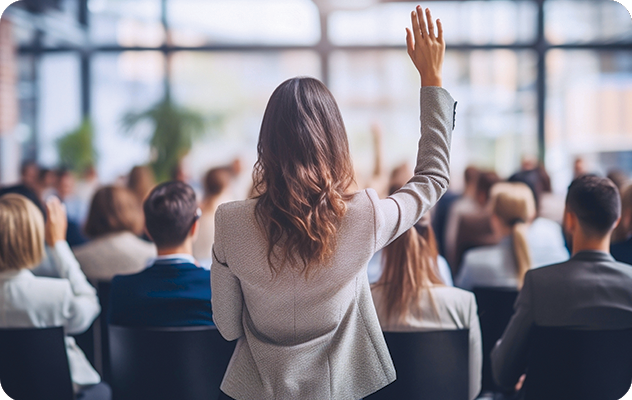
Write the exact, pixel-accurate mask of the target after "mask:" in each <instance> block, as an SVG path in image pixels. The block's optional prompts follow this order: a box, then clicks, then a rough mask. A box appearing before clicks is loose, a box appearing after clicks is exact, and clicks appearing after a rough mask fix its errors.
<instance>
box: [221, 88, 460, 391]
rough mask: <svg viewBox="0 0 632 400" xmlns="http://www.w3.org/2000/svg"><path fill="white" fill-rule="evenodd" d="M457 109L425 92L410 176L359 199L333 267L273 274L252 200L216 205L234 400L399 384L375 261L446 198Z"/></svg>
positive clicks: (436, 92) (227, 379)
mask: <svg viewBox="0 0 632 400" xmlns="http://www.w3.org/2000/svg"><path fill="white" fill-rule="evenodd" d="M454 107H455V103H454V100H453V99H452V97H451V96H450V94H449V93H448V92H447V91H446V90H444V89H442V88H437V87H427V88H422V89H421V139H420V141H419V152H418V156H417V166H416V167H415V175H414V177H413V178H412V179H411V180H410V181H409V182H408V183H407V184H406V185H405V186H404V187H402V188H401V189H400V190H399V191H398V192H396V193H395V194H393V195H392V196H390V197H389V198H387V199H384V200H380V199H379V198H378V196H377V194H376V192H375V191H374V190H371V189H368V190H363V191H360V192H357V193H356V194H355V195H354V196H353V198H352V199H351V200H350V201H349V202H348V203H347V213H346V215H345V217H344V218H343V219H342V221H341V226H340V228H339V230H338V233H337V237H336V251H335V254H334V255H333V256H332V259H331V262H330V263H331V265H327V266H323V268H321V269H319V270H318V271H316V272H314V273H310V276H309V278H306V277H305V276H304V275H303V274H301V273H300V272H297V271H295V270H292V269H290V268H286V269H284V270H282V271H281V272H280V273H278V274H277V275H276V276H273V275H272V273H271V271H270V268H269V266H268V261H267V240H266V238H265V235H264V234H263V233H262V230H261V229H260V228H259V226H258V225H257V222H256V220H255V212H254V210H255V204H256V200H252V199H251V200H245V201H237V202H232V203H226V204H223V205H221V206H220V207H219V208H218V210H217V214H216V219H215V243H214V246H213V265H212V268H211V288H212V293H213V296H212V303H213V319H214V321H215V324H216V325H217V328H218V329H219V331H220V332H221V334H222V336H224V337H225V338H226V339H227V340H235V339H239V341H238V342H237V347H236V348H235V352H234V353H233V357H232V359H231V361H230V364H229V365H228V369H227V371H226V374H225V376H224V380H223V382H222V385H221V389H222V391H224V392H225V393H226V394H227V395H229V396H231V397H233V398H235V399H237V400H255V399H350V400H353V399H359V398H361V397H364V396H366V395H368V394H370V393H372V392H375V391H377V390H378V389H380V388H382V387H384V386H386V385H387V384H389V383H390V382H392V381H394V380H395V369H394V367H393V363H392V361H391V358H390V355H389V352H388V349H387V347H386V343H385V342H384V337H383V335H382V331H381V329H380V324H379V321H378V318H377V314H376V312H375V307H374V306H373V302H372V300H371V290H370V288H369V281H368V277H367V264H368V262H369V259H370V258H371V256H372V255H373V254H374V253H375V252H376V251H377V250H379V249H381V248H382V247H384V246H385V245H387V244H388V243H390V242H391V241H393V240H394V239H395V238H397V237H398V236H399V235H401V234H402V233H403V232H404V231H406V230H407V229H409V228H410V227H411V226H413V224H415V223H416V222H417V221H418V220H419V219H420V217H421V216H422V215H423V214H424V213H425V212H427V211H428V210H429V209H430V207H432V206H433V205H434V204H435V203H436V202H437V200H438V199H439V197H440V196H441V195H442V194H443V193H444V192H445V191H446V189H447V187H448V181H449V170H448V168H449V149H450V139H451V134H452V127H453V115H454Z"/></svg>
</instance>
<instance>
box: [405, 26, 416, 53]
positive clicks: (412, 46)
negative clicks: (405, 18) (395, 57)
mask: <svg viewBox="0 0 632 400" xmlns="http://www.w3.org/2000/svg"><path fill="white" fill-rule="evenodd" d="M406 47H407V48H408V54H409V55H412V54H413V52H414V51H415V43H414V42H413V34H412V33H411V32H410V29H408V28H406Z"/></svg>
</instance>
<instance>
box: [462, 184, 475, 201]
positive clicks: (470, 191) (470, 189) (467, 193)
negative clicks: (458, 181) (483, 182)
mask: <svg viewBox="0 0 632 400" xmlns="http://www.w3.org/2000/svg"><path fill="white" fill-rule="evenodd" d="M463 197H469V198H470V199H472V200H475V199H476V185H467V186H465V190H464V191H463Z"/></svg>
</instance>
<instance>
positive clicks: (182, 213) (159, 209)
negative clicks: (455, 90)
mask: <svg viewBox="0 0 632 400" xmlns="http://www.w3.org/2000/svg"><path fill="white" fill-rule="evenodd" d="M143 210H144V213H145V229H146V231H147V234H148V235H149V237H150V238H151V239H152V240H153V242H154V243H155V244H156V247H157V249H158V257H156V259H155V261H153V263H152V264H151V265H150V266H149V267H148V268H146V269H145V270H143V271H141V272H139V273H136V274H132V275H118V276H115V277H114V279H112V286H111V289H110V307H109V316H108V320H109V322H110V323H111V324H114V325H122V326H191V325H213V317H212V313H211V282H210V272H209V271H208V270H207V269H204V268H201V267H199V266H198V265H197V261H196V260H195V259H194V258H193V256H192V255H191V254H192V247H193V241H194V240H195V236H196V235H197V231H198V227H199V224H198V219H199V218H200V214H201V212H200V209H199V208H198V206H197V202H196V200H195V192H194V191H193V188H191V187H190V186H189V185H187V184H186V183H183V182H179V181H174V182H167V183H163V184H161V185H159V186H157V187H156V188H154V189H153V190H152V191H151V193H150V194H149V196H147V199H146V200H145V202H144V204H143Z"/></svg>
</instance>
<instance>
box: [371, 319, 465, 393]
mask: <svg viewBox="0 0 632 400" xmlns="http://www.w3.org/2000/svg"><path fill="white" fill-rule="evenodd" d="M469 332H470V331H469V329H463V330H451V331H432V332H384V338H385V339H386V344H387V345H388V350H389V351H390V353H391V357H392V358H393V363H394V364H395V370H396V371H397V380H396V381H395V382H393V383H391V384H390V385H388V386H386V387H384V388H382V389H380V390H379V391H377V392H375V393H373V394H372V395H370V396H368V397H366V399H371V400H382V399H383V400H393V399H406V400H415V399H420V400H421V399H423V400H467V399H468V396H469V358H470V357H469Z"/></svg>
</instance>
